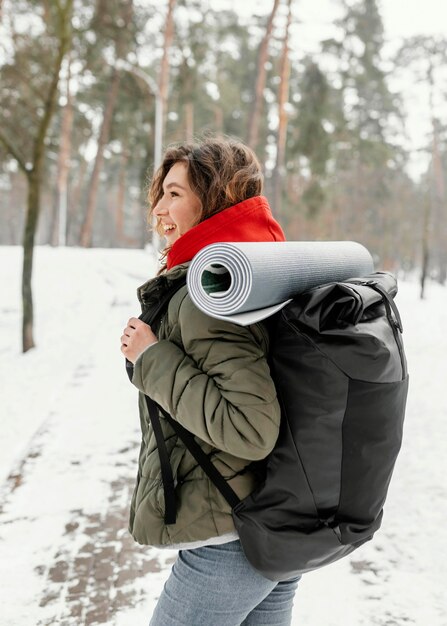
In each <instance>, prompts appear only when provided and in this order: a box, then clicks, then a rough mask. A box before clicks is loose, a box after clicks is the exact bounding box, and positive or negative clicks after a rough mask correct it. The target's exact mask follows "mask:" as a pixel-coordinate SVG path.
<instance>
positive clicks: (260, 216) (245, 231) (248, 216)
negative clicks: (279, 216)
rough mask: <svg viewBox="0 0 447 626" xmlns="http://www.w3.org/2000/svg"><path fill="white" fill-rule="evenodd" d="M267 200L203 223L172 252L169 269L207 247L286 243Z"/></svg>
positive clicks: (248, 202) (259, 198) (258, 198)
mask: <svg viewBox="0 0 447 626" xmlns="http://www.w3.org/2000/svg"><path fill="white" fill-rule="evenodd" d="M285 239H286V238H285V236H284V233H283V231H282V228H281V226H280V225H279V224H278V222H277V221H276V220H275V219H274V217H273V215H272V212H271V209H270V206H269V203H268V202H267V198H264V196H254V197H253V198H248V200H244V201H243V202H239V203H238V204H235V205H233V206H230V207H229V208H228V209H224V210H223V211H221V212H220V213H216V214H215V215H213V216H212V217H209V218H208V219H206V220H204V221H203V222H200V224H197V226H194V227H193V228H190V230H188V231H186V233H185V234H184V235H182V236H181V237H179V239H177V240H176V241H175V242H174V243H173V245H172V248H171V249H170V250H169V253H168V257H167V268H168V270H170V269H171V268H172V267H175V266H176V265H180V264H181V263H186V262H187V261H191V259H192V258H193V257H194V256H195V255H196V254H197V252H199V251H200V250H201V249H202V248H204V247H205V246H208V245H210V244H212V243H219V242H221V241H234V242H236V241H237V242H241V241H285Z"/></svg>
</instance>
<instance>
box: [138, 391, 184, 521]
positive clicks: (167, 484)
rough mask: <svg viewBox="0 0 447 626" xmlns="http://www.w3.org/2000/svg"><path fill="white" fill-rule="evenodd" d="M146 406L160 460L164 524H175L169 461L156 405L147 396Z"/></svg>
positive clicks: (175, 514) (175, 505)
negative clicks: (163, 497)
mask: <svg viewBox="0 0 447 626" xmlns="http://www.w3.org/2000/svg"><path fill="white" fill-rule="evenodd" d="M145 398H146V405H147V409H148V412H149V419H150V421H151V425H152V430H153V431H154V435H155V441H156V442H157V450H158V456H159V458H160V470H161V480H162V482H163V492H164V496H165V517H164V520H165V524H175V520H176V516H177V503H176V500H175V485H174V476H173V475H172V467H171V463H170V460H169V454H168V449H167V448H166V443H165V439H164V436H163V431H162V429H161V424H160V419H159V417H158V405H157V404H156V403H155V402H154V401H153V400H152V399H151V398H149V396H145Z"/></svg>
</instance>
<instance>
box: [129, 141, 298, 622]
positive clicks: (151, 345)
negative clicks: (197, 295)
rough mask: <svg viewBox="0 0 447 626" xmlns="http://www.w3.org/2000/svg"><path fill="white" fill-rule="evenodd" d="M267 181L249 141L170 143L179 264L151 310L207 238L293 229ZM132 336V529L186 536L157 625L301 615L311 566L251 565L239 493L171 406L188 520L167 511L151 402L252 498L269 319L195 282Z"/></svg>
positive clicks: (160, 205)
mask: <svg viewBox="0 0 447 626" xmlns="http://www.w3.org/2000/svg"><path fill="white" fill-rule="evenodd" d="M262 186H263V176H262V173H261V168H260V165H259V162H258V160H257V159H256V156H255V155H254V153H253V152H252V151H251V150H250V149H249V148H248V147H246V146H245V145H243V144H242V143H240V142H237V141H234V140H231V139H207V140H205V141H203V142H202V143H200V144H198V145H181V146H178V147H171V148H169V149H168V150H167V152H166V154H165V156H164V160H163V163H162V165H161V167H160V168H159V170H158V172H157V173H156V175H155V177H154V180H153V182H152V185H151V188H150V192H149V200H150V204H151V207H152V209H151V212H150V216H151V217H152V215H154V216H155V217H156V218H157V228H158V231H159V232H160V234H162V235H164V237H165V238H166V241H167V247H166V250H165V254H164V261H165V265H164V267H163V268H162V270H161V271H160V273H159V275H158V276H157V277H156V278H154V279H151V280H149V281H148V282H147V283H145V284H144V285H142V287H140V288H139V290H138V297H139V300H140V302H141V306H142V310H143V312H145V311H148V310H150V309H151V308H153V307H154V306H156V304H157V302H159V301H160V298H161V297H162V296H163V293H165V292H166V290H168V289H170V288H171V287H172V285H173V284H174V283H175V282H176V281H178V280H179V279H180V278H182V277H184V276H185V274H186V272H187V268H188V264H189V262H190V261H191V259H192V258H193V256H194V255H195V254H196V253H197V252H198V251H199V250H201V249H202V248H203V247H204V246H206V245H209V244H211V243H216V242H221V241H283V240H284V234H283V232H282V230H281V227H280V226H279V224H278V223H277V222H276V221H275V220H274V219H273V217H272V214H271V211H270V208H269V206H268V203H267V200H266V199H265V198H263V197H262V196H261V195H260V194H261V192H262ZM154 330H157V334H155V332H154ZM121 344H122V345H121V350H122V352H123V354H124V355H125V356H126V358H127V359H128V360H129V361H131V362H132V363H133V364H134V372H133V377H132V382H133V384H134V385H135V386H136V387H137V388H138V389H139V390H140V402H139V406H140V421H141V428H142V445H141V451H140V458H139V472H138V478H137V485H136V488H135V491H134V494H133V498H132V503H131V512H130V532H131V533H132V535H133V537H134V539H135V540H136V541H138V542H139V543H142V544H147V545H151V546H157V547H174V548H179V549H180V552H179V555H178V559H177V561H176V562H175V564H174V566H173V569H172V573H171V575H170V577H169V579H168V581H167V582H166V584H165V587H164V590H163V592H162V594H161V596H160V599H159V602H158V604H157V606H156V608H155V612H154V614H153V617H152V620H151V622H150V625H151V626H176V625H180V624H182V625H185V626H204V625H206V626H239V625H240V624H244V626H248V625H250V626H254V625H260V624H265V625H267V624H268V626H286V625H287V624H290V619H291V611H292V603H293V596H294V593H295V589H296V586H297V580H298V579H297V578H295V579H293V580H291V581H285V582H281V583H279V584H278V583H274V582H272V581H270V580H267V579H266V578H264V577H263V576H262V575H261V574H260V573H259V572H257V571H255V570H254V569H253V568H252V567H251V566H250V564H249V563H248V561H247V560H246V558H245V556H244V554H243V551H242V548H241V545H240V542H239V541H238V536H237V533H236V531H235V528H234V525H233V521H232V516H231V509H230V507H229V505H228V504H227V502H226V501H225V500H224V498H223V497H222V495H221V494H220V492H219V491H218V490H217V488H216V487H215V486H214V485H213V483H212V482H211V481H210V480H209V479H208V478H207V476H206V475H205V474H204V472H203V471H202V469H201V467H200V466H198V465H197V463H196V462H195V460H194V459H193V457H192V456H191V454H190V453H189V452H188V451H187V450H186V448H185V447H184V445H183V443H182V442H181V440H180V439H178V438H177V437H176V435H175V434H174V431H173V430H172V428H171V427H170V425H169V424H168V423H167V421H166V420H165V419H163V418H162V417H161V420H160V421H161V425H162V429H163V438H164V439H165V441H166V446H167V448H168V451H169V456H170V465H171V467H172V471H173V474H174V480H175V484H176V496H177V518H176V521H175V523H173V524H166V523H165V521H164V497H163V488H162V484H161V483H162V481H161V479H160V460H159V456H158V451H157V446H156V443H155V437H154V433H153V431H152V428H151V426H150V421H149V418H148V411H147V408H146V404H145V402H144V394H147V395H148V396H150V397H151V398H152V399H153V400H155V402H157V403H158V404H159V405H160V406H161V407H162V408H163V409H164V410H165V411H167V412H168V413H170V415H171V416H172V417H173V418H174V419H175V420H176V421H178V422H179V423H180V424H181V425H182V426H184V427H185V428H186V429H187V430H189V431H190V432H191V433H193V434H194V435H195V437H196V441H198V443H199V444H200V446H201V447H202V448H203V450H204V451H205V453H206V454H208V455H210V456H211V458H212V460H213V462H214V464H215V465H216V467H217V469H218V470H219V471H220V472H221V473H222V474H223V475H224V476H225V478H226V479H227V480H228V482H229V484H230V486H231V487H232V488H233V489H234V491H235V492H236V493H237V495H238V496H239V497H240V498H244V497H245V496H247V495H248V494H249V493H250V492H251V491H252V490H253V489H254V488H255V487H256V476H255V474H254V473H253V472H252V471H251V467H250V464H251V463H252V462H253V461H258V460H262V459H264V458H265V457H266V456H267V455H268V454H269V452H270V451H271V450H272V448H273V446H274V444H275V441H276V438H277V435H278V430H279V421H280V409H279V405H278V401H277V398H276V391H275V387H274V384H273V381H272V379H271V377H270V372H269V367H268V364H267V358H266V355H267V350H268V336H267V333H266V332H265V330H264V327H263V326H262V325H261V324H254V325H252V326H249V327H242V326H238V325H236V324H232V323H229V322H225V321H222V320H217V319H214V318H211V317H208V316H207V315H205V314H204V313H202V312H201V311H199V310H198V309H197V308H196V307H195V306H194V304H193V303H192V301H191V299H190V297H189V295H188V292H187V288H186V286H183V287H181V288H180V289H179V290H178V291H177V292H176V293H175V294H174V295H173V296H172V298H171V300H170V301H169V305H168V308H167V312H166V313H165V315H164V317H163V319H162V321H161V323H160V326H159V328H158V329H151V327H150V326H148V325H147V324H145V323H144V322H142V321H141V320H139V319H136V318H131V319H130V320H129V322H128V325H127V327H126V328H125V330H124V334H123V336H122V337H121Z"/></svg>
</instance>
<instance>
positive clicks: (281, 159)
mask: <svg viewBox="0 0 447 626" xmlns="http://www.w3.org/2000/svg"><path fill="white" fill-rule="evenodd" d="M291 4H292V0H288V16H287V25H286V31H285V35H284V45H283V50H282V55H281V67H280V83H279V97H278V117H279V123H278V140H277V153H276V167H275V169H274V172H273V209H274V211H275V212H276V215H277V216H278V218H281V217H283V215H282V213H283V211H282V190H283V185H284V179H285V161H286V140H287V111H286V104H287V100H288V97H289V74H290V64H289V29H290V23H291V21H292V10H291Z"/></svg>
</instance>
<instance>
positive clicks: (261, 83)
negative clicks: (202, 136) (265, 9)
mask: <svg viewBox="0 0 447 626" xmlns="http://www.w3.org/2000/svg"><path fill="white" fill-rule="evenodd" d="M279 2H280V0H274V3H273V8H272V12H271V13H270V16H269V19H268V22H267V28H266V31H265V35H264V37H263V39H262V41H261V45H260V46H259V54H258V65H257V69H256V87H255V99H254V102H253V111H252V114H251V116H250V125H249V129H248V139H247V141H248V145H249V146H251V147H252V148H253V150H255V149H256V147H257V145H258V141H259V125H260V119H261V115H262V105H263V102H264V89H265V82H266V74H267V70H266V63H267V59H268V47H269V42H270V38H271V36H272V30H273V22H274V19H275V15H276V11H277V9H278V6H279Z"/></svg>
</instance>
